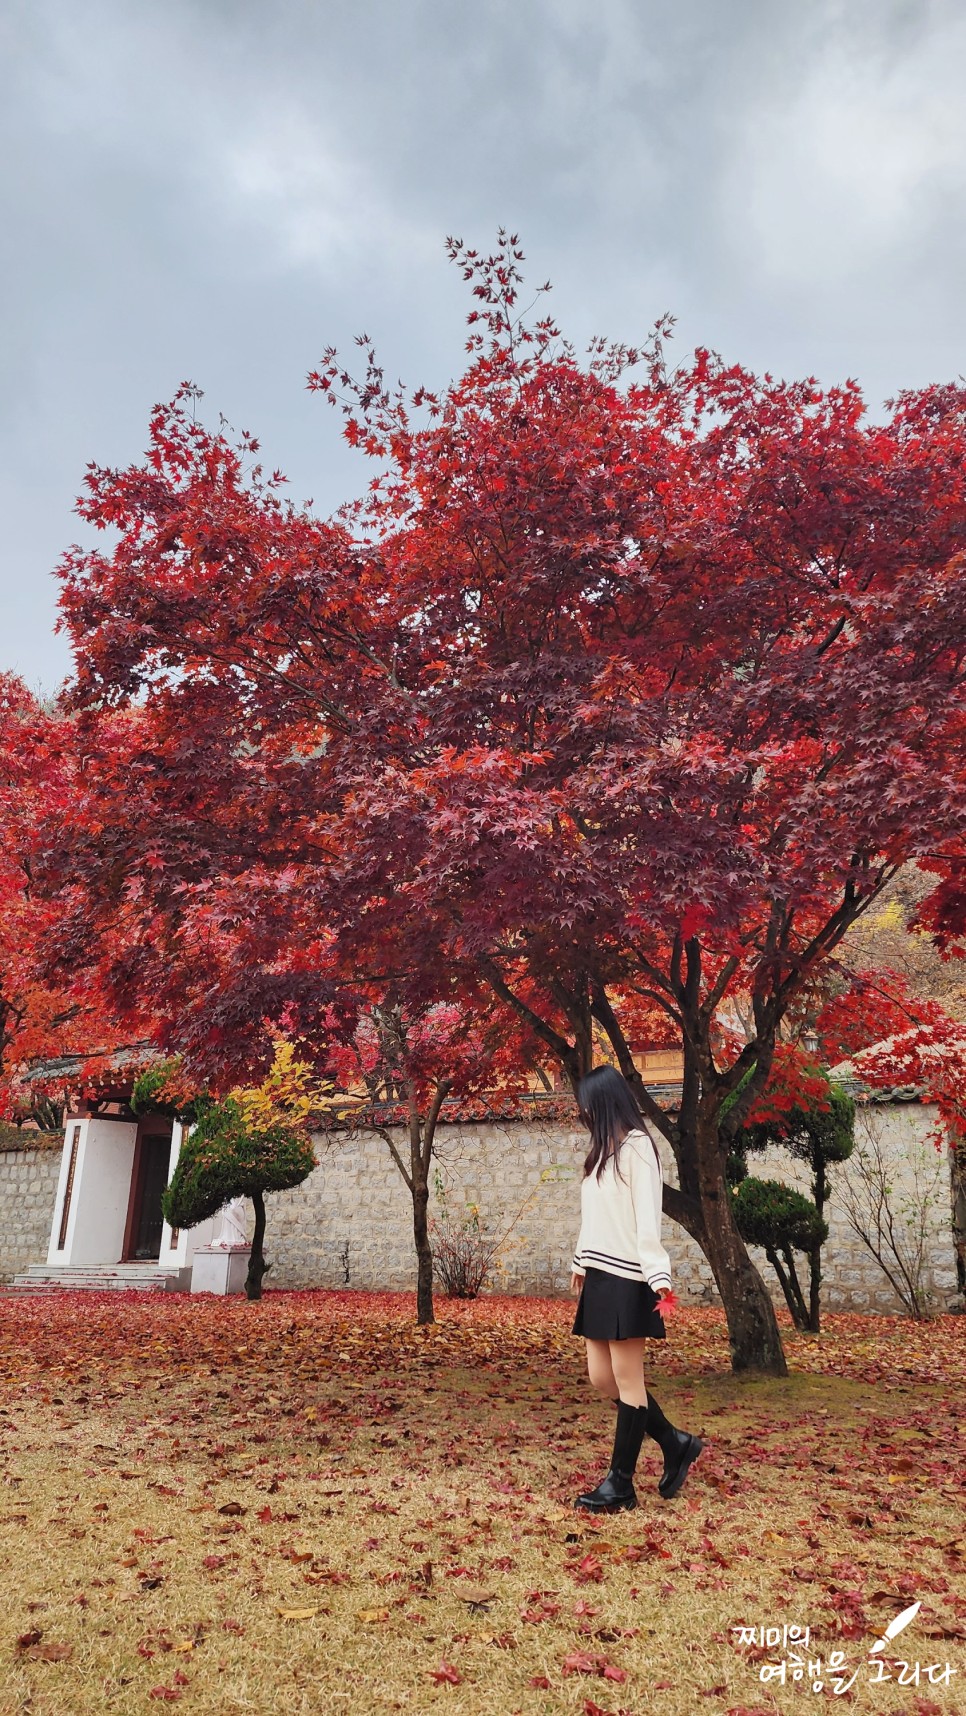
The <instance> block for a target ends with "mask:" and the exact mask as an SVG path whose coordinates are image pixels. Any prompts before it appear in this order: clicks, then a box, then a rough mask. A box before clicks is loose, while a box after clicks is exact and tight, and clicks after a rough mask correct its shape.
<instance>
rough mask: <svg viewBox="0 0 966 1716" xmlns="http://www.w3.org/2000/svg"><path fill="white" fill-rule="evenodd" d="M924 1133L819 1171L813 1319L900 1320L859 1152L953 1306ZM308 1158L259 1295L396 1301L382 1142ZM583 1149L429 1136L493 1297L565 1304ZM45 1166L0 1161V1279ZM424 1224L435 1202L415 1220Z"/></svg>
mask: <svg viewBox="0 0 966 1716" xmlns="http://www.w3.org/2000/svg"><path fill="white" fill-rule="evenodd" d="M935 1122H936V1111H935V1109H934V1108H930V1107H926V1106H923V1105H920V1104H917V1103H901V1102H892V1103H887V1104H881V1105H870V1106H868V1107H863V1108H860V1110H859V1116H858V1122H857V1128H856V1132H857V1146H856V1158H855V1159H853V1161H851V1162H847V1163H842V1164H840V1165H838V1166H836V1167H833V1169H832V1170H831V1179H832V1185H833V1191H832V1197H831V1200H830V1203H829V1205H828V1208H827V1211H826V1213H827V1216H828V1219H829V1228H830V1233H829V1240H828V1243H827V1245H826V1247H825V1251H824V1260H823V1268H824V1283H823V1296H822V1299H823V1304H824V1306H825V1307H826V1309H828V1310H852V1311H897V1310H900V1309H901V1305H900V1301H899V1299H898V1297H897V1295H896V1293H895V1292H894V1291H893V1289H892V1288H891V1287H890V1285H889V1282H888V1281H887V1279H886V1278H885V1276H884V1275H883V1273H882V1271H881V1269H880V1268H879V1266H878V1264H877V1263H876V1262H875V1260H874V1258H873V1257H872V1255H871V1253H870V1252H869V1251H868V1250H867V1249H866V1247H864V1246H863V1245H862V1244H861V1242H860V1241H859V1240H858V1239H857V1238H856V1235H855V1233H854V1232H853V1230H852V1227H851V1226H850V1224H849V1222H848V1219H847V1215H846V1208H845V1203H846V1196H847V1195H848V1193H849V1190H850V1188H856V1187H858V1186H859V1183H860V1176H859V1174H858V1172H857V1162H858V1153H859V1152H860V1151H865V1152H867V1153H869V1152H873V1149H874V1147H877V1148H878V1149H880V1150H881V1152H882V1153H883V1157H884V1160H885V1161H886V1163H887V1166H888V1173H889V1178H890V1182H891V1183H892V1185H893V1186H894V1188H895V1190H894V1193H893V1203H894V1205H895V1204H897V1203H898V1204H899V1205H900V1206H901V1205H902V1204H903V1202H905V1203H907V1204H908V1205H909V1207H910V1209H911V1208H912V1206H913V1205H915V1206H917V1207H921V1208H922V1210H923V1211H924V1218H925V1238H924V1245H925V1255H926V1269H925V1284H926V1286H927V1288H928V1289H929V1290H930V1292H931V1293H932V1295H933V1296H934V1302H935V1303H936V1304H937V1306H938V1307H939V1308H944V1307H945V1306H946V1305H947V1304H952V1303H954V1302H956V1274H955V1257H954V1251H953V1243H952V1234H951V1224H950V1210H949V1177H948V1161H947V1159H946V1156H945V1153H943V1154H940V1153H938V1152H937V1151H936V1150H935V1149H934V1148H933V1146H932V1145H931V1144H930V1143H929V1142H928V1134H929V1132H930V1131H931V1129H932V1128H933V1126H934V1125H935ZM317 1149H318V1157H319V1162H318V1167H317V1168H316V1169H315V1171H314V1172H313V1173H312V1174H311V1175H310V1176H309V1178H308V1179H307V1180H306V1181H305V1182H304V1183H303V1184H302V1185H301V1186H298V1187H296V1189H295V1190H294V1191H291V1192H280V1193H276V1194H273V1195H271V1196H269V1197H268V1199H267V1200H266V1201H267V1205H268V1228H267V1235H266V1252H267V1255H268V1257H269V1259H270V1261H271V1262H272V1264H273V1267H272V1270H271V1273H270V1275H269V1277H268V1282H267V1284H268V1285H269V1286H271V1287H330V1288H331V1287H342V1286H349V1287H358V1288H368V1289H372V1290H376V1291H378V1290H392V1289H405V1290H411V1289H412V1288H413V1286H414V1283H415V1258H414V1252H413V1239H412V1204H411V1201H410V1198H409V1194H408V1192H407V1189H406V1186H405V1184H404V1182H403V1179H402V1176H401V1175H400V1173H399V1170H398V1169H397V1167H396V1166H395V1163H394V1162H393V1161H392V1159H391V1157H390V1154H389V1150H388V1148H387V1145H386V1143H385V1141H384V1140H383V1139H382V1138H380V1137H379V1136H378V1135H377V1134H375V1133H365V1132H361V1133H358V1134H356V1135H354V1136H350V1137H348V1138H345V1139H340V1140H338V1141H337V1142H335V1143H332V1144H327V1143H325V1142H324V1141H323V1140H319V1141H318V1143H317ZM586 1149H587V1138H586V1134H585V1133H584V1131H583V1130H582V1129H581V1128H576V1129H573V1130H568V1129H567V1128H565V1127H562V1126H560V1125H552V1124H549V1123H541V1122H540V1120H539V1118H536V1119H534V1120H527V1121H516V1122H506V1123H499V1122H487V1123H480V1124H476V1123H464V1124H461V1125H450V1126H443V1127H441V1128H440V1132H439V1142H438V1152H437V1154H438V1162H437V1169H438V1176H439V1186H440V1188H441V1190H442V1193H443V1198H444V1201H445V1205H446V1208H447V1209H448V1210H449V1211H450V1212H451V1213H452V1214H453V1215H454V1216H456V1217H457V1218H459V1217H460V1215H461V1214H462V1212H463V1211H464V1210H465V1208H466V1206H467V1205H468V1204H475V1205H476V1206H477V1207H478V1210H479V1220H480V1223H481V1226H482V1227H483V1228H484V1229H487V1230H495V1231H496V1232H498V1233H499V1232H503V1230H504V1229H506V1228H507V1227H510V1229H511V1231H510V1232H509V1235H508V1237H507V1240H506V1244H505V1246H504V1247H503V1250H502V1253H501V1255H500V1258H499V1260H498V1264H497V1267H496V1271H495V1274H494V1278H493V1281H492V1286H493V1287H494V1288H495V1289H496V1290H498V1291H503V1292H508V1293H540V1294H567V1293H568V1292H569V1287H570V1268H571V1258H572V1255H573V1247H574V1244H575V1242H576V1238H577V1232H578V1228H579V1225H580V1179H581V1166H582V1163H583V1158H584V1155H585V1153H586ZM661 1154H662V1159H663V1161H664V1171H665V1175H666V1177H667V1178H668V1180H669V1181H672V1182H673V1179H674V1166H673V1160H672V1158H671V1155H670V1151H669V1150H668V1149H667V1147H666V1146H665V1145H663V1143H662V1145H661ZM58 1166H59V1153H58V1152H57V1151H56V1150H44V1151H22V1150H19V1151H4V1152H0V1214H2V1217H3V1220H2V1224H0V1280H9V1279H10V1278H11V1276H13V1275H14V1274H16V1273H17V1272H18V1271H19V1270H22V1269H24V1268H26V1266H27V1264H28V1263H37V1262H41V1261H42V1260H43V1259H44V1258H45V1257H46V1254H47V1244H48V1238H49V1232H50V1221H51V1214H52V1211H53V1207H54V1198H55V1193H56V1184H57V1169H58ZM750 1166H751V1168H752V1171H753V1172H754V1173H755V1174H757V1175H758V1176H759V1177H761V1178H765V1179H767V1178H776V1179H783V1180H787V1181H790V1182H792V1183H794V1184H798V1185H799V1186H800V1187H801V1189H802V1190H803V1191H807V1190H808V1176H807V1171H806V1170H805V1168H804V1166H803V1165H802V1164H797V1163H795V1162H793V1161H792V1160H791V1158H789V1157H788V1156H787V1155H785V1153H784V1152H782V1151H775V1152H768V1153H766V1154H765V1155H764V1156H760V1157H753V1158H752V1159H751V1163H750ZM439 1213H441V1206H440V1200H439V1197H438V1196H437V1194H436V1191H435V1190H434V1191H433V1194H432V1196H431V1202H430V1214H431V1215H433V1214H437V1215H438V1214H439ZM901 1213H902V1211H901V1209H900V1214H901ZM664 1241H665V1244H666V1246H667V1249H668V1252H669V1254H670V1258H671V1266H672V1271H673V1277H674V1287H675V1291H676V1292H677V1294H678V1297H679V1298H680V1299H682V1300H684V1301H688V1302H691V1303H704V1304H711V1303H716V1302H717V1301H718V1293H717V1289H716V1288H715V1285H714V1282H713V1280H712V1277H711V1271H710V1269H709V1268H708V1265H707V1263H706V1262H705V1260H704V1257H703V1256H702V1254H701V1252H700V1251H699V1249H698V1247H697V1246H696V1245H695V1243H694V1241H693V1240H691V1239H690V1238H689V1236H688V1235H687V1234H686V1233H685V1232H684V1231H683V1229H682V1228H679V1227H678V1226H677V1225H676V1224H675V1223H674V1222H671V1221H669V1220H668V1219H667V1218H665V1221H664ZM753 1255H754V1257H755V1261H756V1263H757V1264H758V1266H759V1268H760V1269H761V1272H762V1275H763V1278H764V1280H765V1281H766V1283H767V1285H768V1287H769V1290H770V1291H771V1292H772V1294H773V1297H774V1299H775V1301H776V1303H778V1304H782V1303H784V1301H783V1299H782V1295H781V1289H780V1287H779V1285H778V1282H777V1281H776V1280H775V1278H774V1276H773V1274H772V1271H771V1268H770V1266H769V1265H768V1263H767V1261H766V1259H765V1257H764V1254H763V1253H760V1252H759V1251H758V1250H757V1248H754V1249H753ZM802 1261H803V1268H802V1270H801V1271H800V1275H801V1278H802V1280H803V1284H804V1277H805V1272H806V1271H805V1267H804V1260H802Z"/></svg>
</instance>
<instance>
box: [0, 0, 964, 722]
mask: <svg viewBox="0 0 966 1716" xmlns="http://www.w3.org/2000/svg"><path fill="white" fill-rule="evenodd" d="M964 89H966V6H964V5H963V3H962V0H805V3H804V4H802V3H801V0H675V3H674V4H673V5H671V4H668V3H667V0H660V3H658V0H0V129H2V131H3V133H4V135H3V159H4V163H5V171H4V175H3V187H2V196H3V209H2V216H0V219H2V225H0V232H2V237H3V240H4V264H3V267H2V270H0V294H2V299H3V303H2V311H0V328H2V335H0V338H2V350H3V365H2V394H0V437H2V440H0V485H2V487H0V506H2V512H0V517H2V563H0V578H2V586H0V587H2V603H3V609H2V612H3V630H2V634H0V667H7V668H14V669H16V670H17V671H19V672H21V673H23V674H24V676H25V677H26V678H27V680H28V681H29V682H30V683H31V684H32V685H34V686H36V687H44V688H48V689H49V688H52V687H54V686H55V685H56V684H57V683H58V682H59V680H60V679H61V678H62V676H63V675H64V674H65V673H66V672H67V671H68V670H69V665H70V664H69V659H68V653H67V649H66V645H65V643H64V641H63V639H60V638H55V637H54V636H53V630H52V628H53V622H54V618H55V594H56V586H55V582H54V579H53V577H52V575H51V574H52V570H53V568H54V566H55V565H56V562H57V559H58V556H59V555H60V553H61V552H62V550H63V549H64V547H65V546H66V545H67V544H68V543H69V542H71V541H73V540H75V539H76V537H77V536H78V534H79V529H80V526H79V523H78V521H77V520H76V519H75V518H74V516H73V512H72V508H73V503H74V499H75V497H76V495H77V493H78V490H79V488H80V484H81V480H82V477H83V472H84V467H85V464H86V463H87V461H88V460H91V459H94V460H97V461H99V462H103V463H108V464H116V463H121V462H126V461H127V460H129V459H131V458H134V457H136V456H137V455H138V454H139V453H140V451H141V450H142V448H143V447H144V444H145V438H146V427H147V421H148V416H149V413H150V410H151V407H152V405H153V404H154V403H155V402H156V401H157V400H160V399H165V398H168V397H170V395H171V394H172V393H173V391H174V389H175V388H176V387H177V385H178V383H179V382H180V381H182V380H184V379H191V380H192V381H194V382H196V383H197V384H198V385H199V386H201V387H202V388H203V389H204V390H205V396H206V397H205V401H204V410H205V412H206V413H207V414H208V415H209V417H210V418H211V419H212V420H215V419H216V418H217V414H218V412H219V411H221V412H223V413H224V414H225V416H226V417H228V418H229V419H230V421H231V422H232V423H233V424H234V425H235V426H236V427H237V428H239V429H240V428H246V429H250V430H252V431H253V432H254V433H256V434H258V435H259V436H260V437H261V440H262V443H263V451H264V456H265V459H266V462H267V463H268V464H269V465H276V464H278V465H281V466H282V468H283V469H284V470H286V471H287V473H288V475H289V476H290V478H291V479H292V484H291V490H290V492H291V493H292V494H293V495H294V496H296V497H297V498H305V497H308V496H311V497H313V498H314V501H315V504H316V506H317V507H318V508H319V509H320V510H321V511H323V512H328V511H330V510H331V509H333V508H334V507H335V506H336V505H337V504H338V502H339V501H340V500H342V499H344V498H345V497H346V496H347V495H348V494H349V493H353V492H355V491H356V490H357V489H358V488H359V487H361V486H363V485H364V482H365V480H366V478H367V476H368V472H366V471H364V470H363V469H362V463H361V460H359V459H356V458H353V456H352V455H351V454H350V453H349V452H348V450H347V449H344V448H343V447H342V446H341V444H340V441H339V435H338V421H337V417H336V414H335V413H333V412H332V411H330V410H328V409H327V408H326V407H325V406H324V404H323V402H322V401H321V400H319V399H318V398H315V397H312V396H310V395H308V394H307V393H306V392H305V388H304V378H305V373H306V371H307V370H308V369H309V368H310V367H311V366H312V365H313V364H314V362H315V361H316V360H317V359H318V357H319V356H320V354H321V351H322V349H323V347H324V346H326V345H327V344H329V343H330V342H335V343H337V344H338V345H339V346H340V347H346V348H348V347H351V340H352V336H353V334H355V333H357V332H359V331H361V330H363V329H364V330H365V331H367V332H368V333H370V334H372V335H373V336H374V337H375V338H376V341H377V344H378V347H379V349H380V353H381V355H382V357H383V359H384V362H385V366H386V368H387V371H388V372H389V374H390V375H391V376H396V375H402V376H403V377H404V378H405V379H406V380H409V381H418V380H426V381H428V382H431V383H439V382H441V381H444V380H445V379H446V378H447V376H448V375H449V374H451V373H453V371H454V370H456V369H458V368H459V366H460V363H461V348H462V339H463V333H464V330H463V326H462V317H463V315H464V313H465V310H466V308H467V305H466V302H465V299H464V296H463V288H462V286H461V282H460V279H459V276H458V274H457V273H456V271H455V270H454V269H452V268H451V267H450V266H449V265H448V264H447V262H446V259H445V254H444V248H443V245H444V239H445V237H446V235H447V234H448V233H455V234H458V235H460V236H462V237H463V238H465V239H466V240H468V241H470V242H472V243H474V244H477V245H478V246H480V247H486V246H488V245H489V243H490V242H491V240H492V239H493V236H494V235H495V232H496V229H497V227H498V226H499V225H500V224H501V223H503V224H507V225H509V226H510V227H511V228H513V229H515V230H519V232H520V233H521V235H522V238H523V243H524V247H525V249H526V251H527V253H528V259H529V261H528V266H529V267H530V268H531V269H532V273H533V278H534V280H535V281H538V282H539V281H543V280H545V279H547V278H548V277H550V278H551V279H552V280H553V281H554V295H553V298H552V300H551V307H552V309H553V311H554V313H555V314H556V316H557V318H558V320H560V321H561V322H562V323H563V325H564V328H565V330H566V331H567V332H568V333H572V334H573V335H574V336H575V337H577V338H580V339H583V337H584V336H588V337H589V336H590V335H591V334H593V333H598V332H601V333H607V334H609V335H611V336H612V337H614V338H621V339H626V340H629V341H633V340H635V339H639V338H640V337H642V336H643V335H644V334H645V333H646V331H647V329H648V328H649V327H650V326H651V324H652V323H653V322H654V320H655V319H656V318H657V316H658V315H659V314H661V312H663V311H665V310H670V311H671V312H672V313H674V314H675V315H676V316H677V317H678V319H679V320H678V329H677V341H678V344H679V346H680V348H681V350H682V351H683V350H684V349H686V348H689V347H690V346H692V345H694V344H697V343H701V344H705V345H710V346H713V347H715V348H716V349H718V350H719V351H721V352H722V353H723V354H724V355H726V356H727V357H729V358H731V359H733V360H740V361H743V362H745V363H748V364H750V365H752V366H754V367H756V368H759V369H770V370H772V371H774V372H776V373H779V374H784V375H800V374H806V373H808V374H817V375H818V376H819V377H820V378H822V379H823V380H824V381H836V380H841V379H843V378H844V377H846V376H849V375H852V376H856V377H858V379H859V380H860V382H861V383H862V384H863V386H864V388H865V390H866V394H867V397H868V398H869V400H870V402H871V403H872V404H873V405H878V404H880V403H881V401H882V400H883V399H884V398H885V397H886V396H887V395H889V394H891V393H892V392H894V391H895V390H896V389H898V388H900V387H905V386H913V385H919V384H922V383H926V382H929V381H932V380H935V379H948V378H950V377H952V376H954V375H959V374H960V373H961V372H963V371H964V370H966V360H964V349H963V348H964V262H966V226H964V215H966V101H964V96H963V92H964Z"/></svg>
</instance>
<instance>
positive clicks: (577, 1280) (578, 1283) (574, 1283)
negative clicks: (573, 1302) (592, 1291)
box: [570, 1269, 584, 1293]
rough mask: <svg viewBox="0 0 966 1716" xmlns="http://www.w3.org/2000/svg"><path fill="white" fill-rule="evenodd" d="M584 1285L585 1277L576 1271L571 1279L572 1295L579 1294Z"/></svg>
mask: <svg viewBox="0 0 966 1716" xmlns="http://www.w3.org/2000/svg"><path fill="white" fill-rule="evenodd" d="M583 1284H584V1278H583V1276H582V1275H580V1274H578V1272H577V1270H576V1269H575V1270H574V1272H573V1274H572V1275H571V1277H570V1291H571V1293H579V1292H580V1289H581V1287H582V1286H583Z"/></svg>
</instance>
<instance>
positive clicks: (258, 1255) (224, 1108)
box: [162, 1096, 315, 1299]
mask: <svg viewBox="0 0 966 1716" xmlns="http://www.w3.org/2000/svg"><path fill="white" fill-rule="evenodd" d="M196 1115H197V1118H196V1122H195V1125H194V1127H193V1129H192V1131H191V1132H190V1133H189V1134H188V1136H187V1138H186V1139H185V1141H184V1143H183V1144H182V1146H181V1154H180V1156H179V1157H178V1164H177V1167H176V1168H175V1171H174V1174H173V1175H172V1178H171V1183H170V1185H169V1186H168V1188H167V1190H166V1192H165V1194H164V1197H163V1198H162V1209H163V1210H164V1215H165V1219H166V1220H167V1221H169V1222H170V1223H171V1226H172V1227H194V1226H196V1224H197V1223H198V1222H200V1221H205V1220H207V1218H208V1217H209V1216H213V1215H215V1214H216V1213H217V1212H218V1210H220V1209H222V1208H223V1207H224V1205H225V1204H227V1203H229V1202H230V1201H231V1199H232V1198H251V1200H252V1203H253V1204H254V1206H255V1230H254V1233H253V1235H252V1250H251V1258H250V1260H249V1265H248V1279H247V1280H246V1282H245V1292H246V1293H247V1295H248V1297H249V1299H260V1298H261V1292H262V1278H263V1276H264V1275H265V1274H266V1272H267V1270H268V1268H269V1267H270V1266H269V1264H267V1263H266V1261H265V1255H264V1239H265V1198H264V1194H265V1193H266V1192H285V1191H288V1190H289V1189H290V1188H291V1187H292V1186H298V1185H301V1183H302V1181H303V1180H304V1179H305V1178H306V1177H307V1176H308V1175H309V1174H310V1173H311V1172H312V1169H313V1168H314V1167H315V1151H314V1150H313V1148H312V1142H311V1139H310V1138H309V1137H308V1135H307V1133H306V1131H305V1129H304V1126H300V1125H296V1124H292V1123H288V1122H286V1121H285V1120H282V1119H279V1118H273V1117H271V1116H266V1118H265V1120H264V1122H257V1121H255V1120H254V1119H253V1118H252V1115H251V1112H250V1110H249V1112H248V1113H246V1109H245V1107H244V1106H243V1104H242V1103H241V1102H239V1101H238V1100H237V1098H235V1097H233V1096H227V1097H225V1098H224V1099H223V1100H222V1101H221V1102H214V1101H212V1100H211V1099H204V1098H202V1099H199V1100H198V1102H197V1104H196Z"/></svg>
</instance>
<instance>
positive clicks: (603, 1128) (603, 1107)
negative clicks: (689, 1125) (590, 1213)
mask: <svg viewBox="0 0 966 1716" xmlns="http://www.w3.org/2000/svg"><path fill="white" fill-rule="evenodd" d="M577 1107H578V1108H579V1109H580V1117H581V1119H582V1120H583V1122H584V1124H585V1125H586V1126H589V1128H590V1149H589V1150H588V1152H587V1159H586V1161H585V1162H584V1177H585V1178H586V1176H587V1175H588V1174H592V1173H593V1172H594V1169H595V1168H596V1170H597V1178H598V1180H599V1179H600V1176H601V1174H602V1173H603V1172H604V1168H605V1166H606V1164H607V1162H608V1161H609V1160H610V1158H611V1157H612V1156H613V1158H614V1169H615V1172H616V1173H617V1174H619V1175H620V1177H621V1179H623V1177H624V1176H623V1174H621V1172H620V1150H621V1145H622V1144H623V1142H624V1139H625V1138H626V1137H627V1134H628V1132H635V1131H636V1132H643V1133H644V1134H645V1136H646V1137H647V1138H649V1139H650V1143H651V1149H652V1150H653V1151H654V1155H655V1156H656V1157H657V1165H658V1167H659V1168H660V1166H661V1158H660V1156H659V1155H658V1152H657V1145H656V1144H655V1142H654V1140H653V1138H651V1135H650V1133H649V1132H648V1130H647V1127H646V1126H645V1124H644V1116H643V1114H642V1113H641V1111H640V1108H639V1107H638V1103H637V1098H636V1096H635V1095H634V1092H633V1091H632V1089H631V1087H630V1085H629V1084H628V1082H627V1080H626V1078H624V1077H623V1075H622V1074H621V1073H619V1072H618V1071H617V1068H616V1067H607V1066H605V1067H595V1068H594V1070H593V1072H589V1073H588V1074H587V1077H586V1078H582V1079H581V1081H580V1083H579V1085H578V1086H577Z"/></svg>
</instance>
